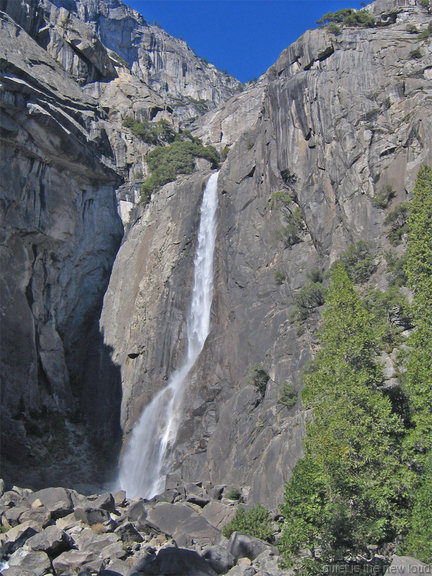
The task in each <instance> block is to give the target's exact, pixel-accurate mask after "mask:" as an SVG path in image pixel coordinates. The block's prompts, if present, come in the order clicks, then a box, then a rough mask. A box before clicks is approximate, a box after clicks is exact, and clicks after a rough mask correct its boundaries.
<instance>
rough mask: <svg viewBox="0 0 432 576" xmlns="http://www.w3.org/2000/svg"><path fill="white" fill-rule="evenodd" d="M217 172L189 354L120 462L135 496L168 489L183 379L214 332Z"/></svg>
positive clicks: (198, 259) (209, 192) (202, 236)
mask: <svg viewBox="0 0 432 576" xmlns="http://www.w3.org/2000/svg"><path fill="white" fill-rule="evenodd" d="M217 179H218V173H215V174H212V175H211V176H210V178H209V180H208V182H207V186H206V188H205V190H204V194H203V198H202V203H201V218H200V224H199V230H198V242H197V249H196V253H195V259H194V283H193V289H192V298H191V306H190V311H189V314H188V317H187V326H186V327H187V355H186V359H185V360H184V362H183V364H182V365H181V367H180V368H179V369H178V370H176V371H175V372H174V373H173V374H172V375H171V377H170V379H169V381H168V384H167V386H166V387H165V388H163V389H162V390H161V391H160V392H159V393H158V394H156V396H154V398H153V399H152V400H151V402H150V403H149V404H148V405H147V406H146V407H145V408H144V410H143V413H142V414H141V417H140V419H139V421H138V423H137V424H136V426H135V427H134V429H133V431H132V435H131V439H130V441H129V443H128V445H127V448H126V451H125V454H124V456H123V458H122V459H121V462H120V474H119V480H118V484H119V485H120V487H121V488H122V489H124V490H126V492H127V494H128V496H129V497H130V498H133V497H135V496H141V497H143V498H152V497H153V496H155V495H156V494H158V493H160V492H162V491H163V490H164V485H165V476H166V471H165V469H164V466H165V460H166V455H167V452H168V449H169V447H170V446H171V445H172V443H173V442H174V440H175V438H176V435H177V431H178V428H179V425H180V422H181V410H180V407H181V401H182V396H183V383H184V381H185V379H186V377H187V375H188V374H189V372H190V370H191V368H192V366H193V365H194V364H195V361H196V360H197V358H198V356H199V355H200V353H201V350H202V349H203V346H204V342H205V341H206V338H207V336H208V334H209V331H210V308H211V303H212V298H213V254H214V246H215V240H216V209H217Z"/></svg>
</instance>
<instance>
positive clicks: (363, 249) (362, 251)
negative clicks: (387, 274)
mask: <svg viewBox="0 0 432 576" xmlns="http://www.w3.org/2000/svg"><path fill="white" fill-rule="evenodd" d="M339 261H340V263H341V264H342V266H343V267H344V268H345V270H346V271H347V274H348V276H349V278H350V280H351V281H352V282H354V284H363V283H364V282H367V281H368V280H369V278H370V277H371V276H372V274H373V273H374V272H375V270H376V266H375V263H374V257H373V254H372V250H371V246H370V244H369V243H368V242H365V241H364V240H360V242H355V243H354V244H351V246H348V248H347V249H346V250H345V252H343V253H342V254H341V256H340V259H339Z"/></svg>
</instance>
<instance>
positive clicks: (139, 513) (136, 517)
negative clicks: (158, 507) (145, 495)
mask: <svg viewBox="0 0 432 576" xmlns="http://www.w3.org/2000/svg"><path fill="white" fill-rule="evenodd" d="M125 515H126V518H127V519H128V520H129V521H130V522H133V523H134V524H135V526H136V527H137V529H138V530H141V528H144V527H146V526H147V524H146V518H147V510H146V507H145V504H144V501H143V500H137V501H136V502H132V503H131V505H130V506H129V507H128V508H127V510H126V512H125Z"/></svg>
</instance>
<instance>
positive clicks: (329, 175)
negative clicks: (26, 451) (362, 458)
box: [102, 1, 432, 505]
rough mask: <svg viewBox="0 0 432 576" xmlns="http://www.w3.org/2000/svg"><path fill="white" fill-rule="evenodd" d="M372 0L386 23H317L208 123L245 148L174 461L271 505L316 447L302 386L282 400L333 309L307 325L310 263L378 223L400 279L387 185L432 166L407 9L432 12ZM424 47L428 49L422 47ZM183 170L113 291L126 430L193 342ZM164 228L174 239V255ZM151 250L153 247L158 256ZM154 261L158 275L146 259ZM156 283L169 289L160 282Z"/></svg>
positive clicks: (176, 468) (422, 63) (376, 237)
mask: <svg viewBox="0 0 432 576" xmlns="http://www.w3.org/2000/svg"><path fill="white" fill-rule="evenodd" d="M372 9H373V10H374V11H375V12H376V14H377V15H378V16H379V17H380V18H381V20H382V23H383V26H381V27H377V28H370V29H356V28H346V29H344V30H343V32H342V33H341V34H340V35H338V36H335V35H332V34H330V33H329V32H328V31H327V30H326V29H319V30H314V31H310V32H307V33H306V34H305V35H304V36H302V38H300V39H299V41H297V42H296V43H295V44H294V45H292V46H291V47H289V48H288V49H287V50H286V51H284V52H283V53H282V54H281V56H280V58H279V59H278V61H277V62H276V64H275V65H274V66H273V67H272V68H270V70H269V71H268V72H267V73H266V75H265V76H264V77H262V78H261V79H260V81H259V83H258V84H257V85H256V86H254V87H251V88H250V89H249V90H246V91H245V92H243V93H242V94H241V95H239V96H236V97H234V98H233V99H232V100H231V101H229V102H227V104H225V105H224V106H222V107H221V108H219V109H218V110H217V111H215V112H210V113H209V114H208V115H207V116H204V117H203V118H201V119H200V120H199V122H198V123H197V128H196V133H197V134H199V135H200V136H202V137H204V138H207V139H209V140H210V141H211V142H212V143H213V144H215V145H218V146H220V147H223V146H226V145H228V146H230V150H229V152H228V156H227V159H226V161H225V162H224V164H223V166H222V170H221V174H220V178H219V188H220V197H219V198H220V208H219V231H218V240H217V257H216V287H215V298H214V304H213V316H212V318H213V319H212V322H213V328H212V331H211V334H210V336H209V338H208V340H207V343H206V345H205V348H204V350H203V353H202V355H201V358H200V360H199V362H198V365H196V366H195V369H194V371H193V373H192V374H191V376H190V378H189V384H188V386H189V388H188V392H187V401H186V402H185V405H186V406H188V408H187V409H186V414H185V415H184V420H183V421H184V424H183V426H182V428H181V430H180V433H179V436H178V439H177V443H176V446H175V449H174V451H173V455H172V470H173V472H174V473H175V475H176V476H181V477H182V478H184V479H186V480H196V479H197V478H200V479H207V480H210V481H212V482H214V483H222V482H224V483H230V484H231V485H233V486H240V485H241V486H249V487H250V499H251V500H252V501H253V500H260V501H262V502H264V503H266V504H268V505H274V504H275V503H276V502H277V501H278V500H280V499H281V496H282V491H283V485H284V482H285V481H287V480H288V478H289V476H290V473H291V470H292V467H293V465H294V464H295V462H296V460H297V459H298V457H299V456H300V455H301V452H302V436H303V434H304V425H305V418H306V415H305V413H304V412H303V411H302V410H301V406H300V403H299V402H298V403H297V404H296V406H295V407H292V408H289V409H288V408H287V407H285V406H283V405H282V404H279V403H278V398H279V394H280V391H281V388H282V385H283V383H284V382H285V381H286V380H292V381H293V382H294V385H295V386H296V387H297V388H298V386H299V374H300V372H301V369H302V367H303V366H304V364H305V362H306V361H307V360H309V359H310V358H312V356H313V353H314V350H315V348H316V341H315V338H314V336H313V330H314V329H315V328H316V322H317V320H318V314H317V312H316V311H315V312H314V313H312V314H311V316H310V317H309V318H308V319H307V321H306V322H305V326H303V328H302V329H301V330H299V328H298V325H297V324H296V321H295V320H293V319H292V313H291V312H292V309H293V305H294V300H295V294H296V293H298V291H299V290H300V289H301V288H302V286H304V285H305V284H306V283H307V282H308V274H310V273H312V272H313V271H314V270H317V269H319V270H322V271H325V270H327V269H328V267H329V265H330V264H331V263H332V262H333V261H334V260H335V259H336V258H337V257H338V255H339V254H340V253H341V251H343V250H344V249H346V247H347V246H349V245H350V244H352V243H354V242H357V241H359V240H364V239H367V240H368V241H370V243H371V245H372V246H373V249H374V254H375V263H376V272H375V275H374V276H373V277H372V279H371V283H372V284H375V285H377V286H385V285H386V264H385V258H384V251H385V250H386V249H389V248H391V247H390V244H389V242H388V239H387V237H386V228H385V226H384V224H383V222H384V219H385V216H386V211H385V210H384V209H382V208H379V207H377V203H376V201H375V200H374V199H375V197H376V196H378V195H379V194H380V193H381V191H382V190H384V189H385V188H386V186H390V187H391V188H392V189H393V191H394V192H395V194H396V198H395V199H394V200H393V203H394V204H393V206H394V205H396V203H398V202H400V201H402V200H406V199H407V198H409V194H410V191H411V190H412V186H413V182H414V178H415V176H416V173H417V170H418V168H419V166H420V165H421V163H423V162H428V163H430V162H431V160H432V157H431V134H432V126H431V120H430V118H431V109H430V107H431V100H430V96H431V73H432V72H431V70H432V68H431V66H432V53H431V47H430V41H427V40H426V41H422V40H420V39H419V38H418V37H417V35H413V34H412V33H410V32H409V31H408V30H407V23H411V24H413V25H416V26H417V27H418V28H419V29H423V28H424V27H425V26H426V25H427V24H428V22H429V20H430V16H429V15H428V14H427V13H426V11H425V10H423V9H422V8H421V7H420V6H416V4H415V3H414V2H409V1H406V2H405V1H400V2H390V3H389V2H381V3H380V2H377V3H375V5H373V7H372ZM384 24H385V25H384ZM417 48H420V50H421V53H422V58H420V59H416V58H413V57H412V56H411V53H412V51H413V50H415V49H417ZM222 126H224V129H221V127H222ZM197 178H198V181H199V177H198V176H197ZM171 186H172V185H170V187H167V188H166V189H164V190H162V191H161V192H160V195H159V196H158V198H157V199H155V201H154V203H153V202H151V203H150V205H149V206H148V207H146V208H145V209H144V215H143V216H142V217H140V218H138V219H137V221H136V222H134V223H133V225H132V227H131V229H130V230H129V232H128V235H127V237H126V239H125V241H124V244H123V246H122V249H121V251H120V252H119V256H118V258H117V260H116V262H115V265H114V273H113V276H112V279H111V282H110V287H109V291H108V293H107V296H106V297H105V302H104V311H103V315H102V325H103V327H104V332H105V342H106V343H107V344H108V345H109V346H110V347H112V348H113V349H114V350H115V351H116V352H115V362H116V363H118V364H119V365H121V366H122V380H123V389H124V390H126V391H127V392H126V394H125V395H124V397H123V404H122V427H123V429H124V430H125V431H126V432H127V431H129V429H130V428H131V425H132V423H133V422H134V420H135V419H136V407H137V406H138V407H140V406H141V404H142V403H145V402H146V401H147V398H150V397H151V396H152V395H153V394H154V392H155V390H157V389H159V388H160V387H161V386H162V385H163V384H164V381H165V379H166V376H167V372H169V371H170V369H172V368H175V366H176V365H178V362H179V354H181V352H182V349H181V342H182V340H181V334H182V328H181V326H182V322H183V326H184V317H185V310H186V309H187V306H186V303H185V300H184V297H186V299H187V290H185V289H184V287H185V286H187V285H189V286H190V274H191V271H190V268H189V267H187V266H184V248H183V247H184V246H185V245H186V244H189V245H191V246H193V242H194V235H193V229H189V231H186V230H185V229H184V225H185V221H184V219H183V218H182V219H180V220H181V222H182V223H181V224H180V223H179V222H177V221H176V222H171V221H167V220H166V214H165V210H163V211H162V210H161V205H160V203H161V202H165V201H166V200H165V198H166V196H167V195H170V194H172V192H171V190H172V188H171ZM183 186H184V184H183V183H182V184H181V185H179V184H177V185H176V186H175V190H177V189H178V190H182V189H183V188H182V187H183ZM193 190H195V185H191V192H190V194H191V195H192V197H196V198H198V197H199V196H198V192H193ZM281 193H282V194H283V197H285V198H290V199H291V204H290V208H289V210H290V211H291V212H293V211H294V210H295V209H298V210H299V214H300V215H301V225H300V228H299V234H298V238H297V239H296V240H295V241H293V242H290V241H289V240H287V238H286V237H285V239H284V237H283V234H281V232H282V231H283V229H284V227H285V226H286V224H287V221H286V214H285V215H284V211H283V207H281V205H280V203H278V198H280V197H281ZM170 202H171V203H173V204H170V208H169V213H170V214H171V213H179V212H180V213H182V214H183V213H184V210H185V206H184V203H185V201H184V199H183V193H182V194H180V193H179V194H177V193H176V194H174V195H173V196H172V197H171V198H170ZM173 205H174V207H172V206H173ZM194 206H196V205H195V201H194ZM188 210H190V208H188ZM158 213H159V214H161V215H162V213H163V214H164V215H163V216H158ZM161 218H162V219H161ZM149 221H150V222H151V223H152V228H153V230H154V231H155V232H154V233H153V234H152V233H151V231H150V230H151V228H150V227H149V226H148V224H147V222H149ZM156 231H157V232H156ZM144 235H146V239H145V240H143V243H142V244H141V241H138V238H144ZM162 236H163V237H164V242H165V243H166V245H167V246H169V248H168V249H167V250H166V251H164V252H163V254H164V257H163V258H162V257H161V254H162V252H161V251H159V253H158V249H159V248H157V247H160V242H161V237H162ZM165 236H167V237H168V238H165ZM176 246H177V249H175V247H176ZM144 250H151V252H152V256H151V258H150V259H149V258H148V257H146V256H145V255H144ZM188 254H189V250H188ZM158 258H159V259H160V262H159V264H158V263H157V259H158ZM150 261H151V274H150V275H149V273H148V270H147V269H146V265H145V264H144V262H145V263H146V264H147V265H148V264H149V262H150ZM182 270H183V272H182ZM179 275H180V276H179ZM131 277H134V278H135V287H132V286H131V282H130V278H131ZM151 278H154V280H151ZM275 279H276V280H275ZM149 282H150V285H149ZM126 286H127V287H126ZM144 287H145V289H143V288H144ZM155 289H158V290H159V291H167V294H166V296H164V297H163V299H159V298H158V297H155V292H154V290H155ZM124 290H127V294H128V297H127V298H126V299H125V300H124V301H123V299H122V298H121V296H120V295H121V294H122V292H123V291H124ZM130 291H132V295H131V294H130ZM125 293H126V292H125ZM180 293H182V294H183V296H182V297H181V298H180ZM157 294H159V292H157ZM131 301H134V302H135V306H134V309H133V310H131V306H130V302H131ZM173 318H174V319H175V320H174V322H173ZM119 319H121V322H119ZM161 325H162V326H164V336H163V338H162V339H161V335H160V330H161ZM171 326H173V330H171V328H170V327H171ZM119 327H120V330H119ZM116 331H117V335H116ZM183 333H184V328H183ZM162 357H164V358H165V360H164V361H163V362H161V360H160V359H161V358H162ZM155 358H156V359H157V361H156V362H154V359H155ZM256 363H262V364H263V366H264V367H265V369H266V371H267V372H268V373H269V375H270V381H269V383H268V385H267V390H266V393H265V395H264V397H263V398H261V396H260V394H259V392H258V391H257V390H256V389H255V388H254V387H253V386H251V385H249V384H248V372H249V370H250V368H251V367H252V366H253V365H255V364H256ZM167 367H168V371H167Z"/></svg>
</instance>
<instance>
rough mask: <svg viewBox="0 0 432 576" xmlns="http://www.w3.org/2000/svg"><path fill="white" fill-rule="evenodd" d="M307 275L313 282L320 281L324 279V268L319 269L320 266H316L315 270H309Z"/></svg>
mask: <svg viewBox="0 0 432 576" xmlns="http://www.w3.org/2000/svg"><path fill="white" fill-rule="evenodd" d="M307 277H308V278H309V280H310V281H311V282H314V283H320V282H322V281H323V280H324V276H323V273H322V270H319V269H318V268H314V269H313V270H311V271H310V272H308V273H307Z"/></svg>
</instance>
